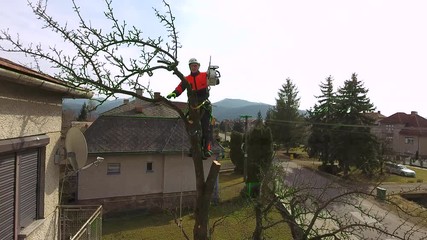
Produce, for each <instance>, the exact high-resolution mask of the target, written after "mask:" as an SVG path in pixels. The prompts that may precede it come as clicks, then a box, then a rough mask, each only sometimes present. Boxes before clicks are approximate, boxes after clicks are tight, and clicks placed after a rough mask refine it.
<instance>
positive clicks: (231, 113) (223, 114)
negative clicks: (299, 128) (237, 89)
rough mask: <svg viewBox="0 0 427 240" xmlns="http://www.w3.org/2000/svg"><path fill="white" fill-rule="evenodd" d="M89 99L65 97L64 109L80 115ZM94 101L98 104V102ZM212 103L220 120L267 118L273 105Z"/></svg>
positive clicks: (116, 103)
mask: <svg viewBox="0 0 427 240" xmlns="http://www.w3.org/2000/svg"><path fill="white" fill-rule="evenodd" d="M123 100H124V99H121V98H118V99H114V100H109V101H106V102H104V103H103V104H102V105H99V106H98V107H97V109H96V110H95V111H94V112H93V113H92V114H93V115H95V116H98V115H99V114H101V113H103V112H105V111H108V110H110V109H112V108H115V107H117V106H120V105H121V104H123ZM89 101H90V100H87V99H64V101H63V109H64V110H70V111H72V112H74V113H75V114H76V115H78V114H79V112H80V109H81V108H82V105H83V103H84V102H86V104H87V105H88V104H89ZM94 103H95V104H96V103H97V102H94ZM212 105H213V108H212V113H213V115H214V116H215V118H216V119H217V120H218V121H222V120H225V119H229V120H234V119H238V118H240V116H242V115H249V116H252V117H253V118H256V117H257V116H258V112H261V114H262V116H263V118H264V119H265V116H266V113H267V110H268V109H270V108H271V107H272V106H271V105H268V104H265V103H255V102H250V101H246V100H242V99H229V98H226V99H223V100H221V101H219V102H215V103H212Z"/></svg>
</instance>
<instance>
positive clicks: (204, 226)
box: [193, 158, 221, 240]
mask: <svg viewBox="0 0 427 240" xmlns="http://www.w3.org/2000/svg"><path fill="white" fill-rule="evenodd" d="M193 159H194V158H193ZM196 161H197V160H195V164H194V165H196ZM201 161H202V160H201V158H200V159H199V160H198V161H197V162H201ZM197 165H202V166H201V167H202V169H201V172H203V163H202V162H201V164H197ZM220 167H221V164H220V163H219V162H217V161H213V162H212V165H211V168H210V171H209V175H208V177H207V179H206V182H205V180H204V178H201V177H200V175H203V174H197V172H196V185H197V199H196V208H195V210H194V219H195V222H194V228H193V236H194V239H195V240H207V239H210V236H209V207H210V203H211V199H212V193H213V189H214V187H215V184H216V178H217V177H218V173H219V169H220ZM196 169H198V168H196ZM202 177H203V176H202Z"/></svg>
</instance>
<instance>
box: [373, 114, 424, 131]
mask: <svg viewBox="0 0 427 240" xmlns="http://www.w3.org/2000/svg"><path fill="white" fill-rule="evenodd" d="M380 124H382V125H395V124H401V125H403V126H404V128H402V130H400V132H399V134H401V135H407V136H427V119H425V118H423V117H421V116H420V115H418V114H417V113H416V112H412V113H411V114H406V113H403V112H398V113H395V114H393V115H391V116H390V117H387V118H384V119H383V120H381V121H380Z"/></svg>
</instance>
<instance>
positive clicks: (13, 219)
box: [0, 58, 92, 240]
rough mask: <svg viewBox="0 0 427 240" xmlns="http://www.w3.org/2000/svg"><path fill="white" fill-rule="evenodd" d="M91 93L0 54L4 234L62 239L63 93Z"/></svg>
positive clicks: (0, 235)
mask: <svg viewBox="0 0 427 240" xmlns="http://www.w3.org/2000/svg"><path fill="white" fill-rule="evenodd" d="M91 95H92V94H91V93H90V92H88V91H85V90H82V89H76V88H73V87H71V86H69V85H67V84H66V83H65V82H63V81H60V80H58V79H55V78H53V77H50V76H48V75H45V74H41V73H39V72H36V71H33V70H31V69H29V68H26V67H24V66H21V65H19V64H16V63H14V62H12V61H9V60H7V59H4V58H0V123H1V124H0V239H7V240H9V239H27V240H33V239H59V238H60V237H59V234H60V233H59V232H60V231H59V229H60V228H61V223H60V221H59V219H60V216H59V212H60V211H59V209H60V206H59V191H60V190H59V182H60V175H59V164H58V161H57V160H58V157H59V155H58V154H57V153H58V152H60V150H62V149H63V145H62V144H61V115H62V98H64V97H73V98H90V97H91Z"/></svg>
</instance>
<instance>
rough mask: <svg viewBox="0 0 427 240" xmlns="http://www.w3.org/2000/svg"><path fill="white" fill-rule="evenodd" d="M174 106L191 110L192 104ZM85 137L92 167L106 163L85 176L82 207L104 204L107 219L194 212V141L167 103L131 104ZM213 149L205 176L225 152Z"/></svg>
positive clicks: (110, 113) (96, 124)
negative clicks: (137, 212)
mask: <svg viewBox="0 0 427 240" xmlns="http://www.w3.org/2000/svg"><path fill="white" fill-rule="evenodd" d="M139 94H141V93H139ZM156 97H159V93H156V94H155V98H156ZM174 104H175V105H176V106H178V107H179V108H181V109H184V111H185V108H187V103H179V102H175V103H174ZM85 137H86V141H87V144H88V151H89V162H94V161H95V160H96V158H97V157H103V158H104V161H103V162H101V163H99V164H98V166H97V167H92V168H89V169H86V170H84V171H81V172H80V173H79V175H78V189H77V199H78V202H79V203H84V204H102V205H103V211H104V212H105V213H110V212H117V211H124V210H131V209H169V208H175V207H179V206H182V207H193V206H194V202H195V201H194V200H195V197H196V178H195V170H194V164H193V159H192V158H191V157H189V156H188V153H189V149H190V143H189V139H188V135H187V132H186V129H185V126H184V123H183V121H182V119H181V118H180V117H179V115H178V114H177V113H176V111H174V110H173V109H171V108H170V107H168V106H166V105H165V104H164V103H150V102H145V101H141V100H140V99H136V100H134V101H126V102H124V103H123V105H121V106H119V107H117V108H114V109H112V110H110V111H107V112H105V113H104V114H101V116H99V117H98V118H97V119H96V120H95V121H94V122H93V123H92V125H91V126H90V127H89V128H88V129H87V130H86V131H85ZM212 149H213V151H214V155H213V156H212V157H211V158H209V159H207V160H203V162H204V170H205V176H207V174H208V171H209V169H210V166H211V164H212V161H213V160H214V159H215V158H216V157H218V156H219V154H220V153H221V151H222V147H221V146H220V145H219V144H218V143H216V142H214V144H213V148H212Z"/></svg>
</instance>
